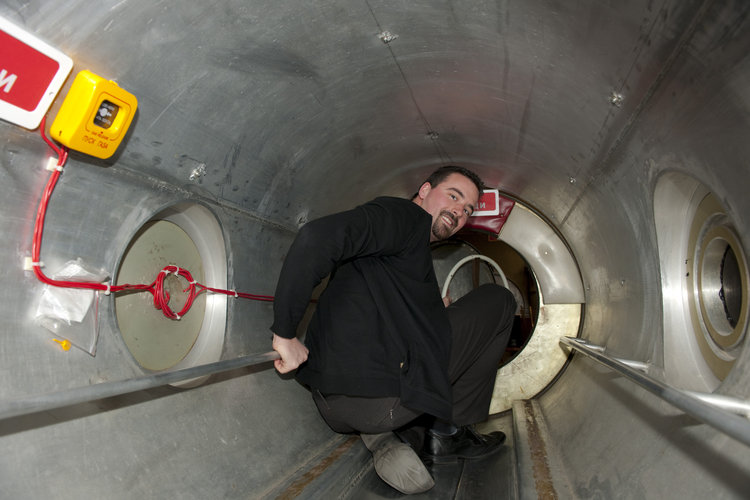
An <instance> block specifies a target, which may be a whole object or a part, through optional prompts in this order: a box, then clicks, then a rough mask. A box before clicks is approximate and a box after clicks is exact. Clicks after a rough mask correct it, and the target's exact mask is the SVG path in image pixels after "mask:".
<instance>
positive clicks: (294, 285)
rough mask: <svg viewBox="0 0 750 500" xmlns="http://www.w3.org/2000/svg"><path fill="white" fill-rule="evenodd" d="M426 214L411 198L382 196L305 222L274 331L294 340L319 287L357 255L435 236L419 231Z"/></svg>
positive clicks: (389, 251) (284, 273) (289, 262)
mask: <svg viewBox="0 0 750 500" xmlns="http://www.w3.org/2000/svg"><path fill="white" fill-rule="evenodd" d="M425 215H426V212H424V211H423V210H422V209H421V208H420V207H418V206H416V205H415V204H414V203H413V202H411V201H409V200H405V199H398V198H377V199H375V200H373V201H371V202H369V203H366V204H365V205H362V206H359V207H357V208H355V209H353V210H349V211H346V212H341V213H337V214H333V215H329V216H326V217H322V218H320V219H316V220H314V221H311V222H309V223H307V224H306V225H304V226H303V227H302V228H301V229H300V231H299V233H298V234H297V237H296V238H295V240H294V242H293V243H292V246H291V247H290V249H289V253H288V254H287V256H286V259H285V261H284V265H283V266H282V269H281V274H280V276H279V281H278V284H277V286H276V292H275V295H274V322H273V325H272V326H271V330H272V331H273V332H274V333H276V334H277V335H279V336H280V337H284V338H294V337H295V335H296V330H297V325H298V324H299V322H300V321H301V320H302V317H303V315H304V313H305V309H306V308H307V305H308V303H309V300H310V296H311V295H312V291H313V289H314V288H315V287H316V286H317V285H318V284H319V283H320V282H321V281H322V280H323V279H324V278H325V277H326V276H328V275H329V274H330V273H331V272H332V271H333V270H334V269H335V268H336V267H337V266H338V265H339V264H341V263H343V262H345V261H347V260H350V259H354V258H357V257H365V256H378V255H380V256H382V255H394V254H397V253H398V252H399V251H401V249H403V248H404V241H405V240H407V239H410V238H426V239H428V238H429V234H424V235H415V234H413V228H414V224H413V222H411V221H413V218H414V217H420V216H421V217H424V216H425Z"/></svg>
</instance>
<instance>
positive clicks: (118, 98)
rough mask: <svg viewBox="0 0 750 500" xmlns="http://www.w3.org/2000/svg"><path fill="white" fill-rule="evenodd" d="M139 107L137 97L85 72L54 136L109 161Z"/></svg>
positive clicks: (57, 120) (60, 115)
mask: <svg viewBox="0 0 750 500" xmlns="http://www.w3.org/2000/svg"><path fill="white" fill-rule="evenodd" d="M137 108H138V100H137V99H136V98H135V96H134V95H133V94H131V93H130V92H128V91H127V90H124V89H121V88H120V87H119V86H118V85H117V84H116V83H115V82H113V81H110V80H105V79H104V78H102V77H100V76H97V75H95V74H94V73H92V72H90V71H87V70H83V71H81V72H80V73H78V75H77V76H76V78H75V80H74V81H73V85H72V86H71V87H70V91H69V92H68V95H67V96H66V97H65V100H64V101H63V103H62V106H60V111H58V112H57V116H56V117H55V121H54V122H52V127H50V135H51V136H52V138H53V139H55V140H56V141H58V142H60V143H62V144H64V145H66V146H67V147H69V148H70V149H75V150H76V151H81V152H82V153H86V154H89V155H92V156H96V157H97V158H109V157H110V156H112V155H113V154H114V153H115V151H116V150H117V147H118V146H119V145H120V142H121V141H122V139H123V138H124V137H125V133H126V132H127V131H128V127H129V126H130V122H132V121H133V117H134V116H135V110H136V109H137Z"/></svg>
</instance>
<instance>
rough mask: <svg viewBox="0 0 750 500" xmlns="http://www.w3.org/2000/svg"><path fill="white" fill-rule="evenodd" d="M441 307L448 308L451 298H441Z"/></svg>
mask: <svg viewBox="0 0 750 500" xmlns="http://www.w3.org/2000/svg"><path fill="white" fill-rule="evenodd" d="M443 305H444V306H445V307H448V306H449V305H451V298H450V297H448V296H447V295H446V296H445V297H443Z"/></svg>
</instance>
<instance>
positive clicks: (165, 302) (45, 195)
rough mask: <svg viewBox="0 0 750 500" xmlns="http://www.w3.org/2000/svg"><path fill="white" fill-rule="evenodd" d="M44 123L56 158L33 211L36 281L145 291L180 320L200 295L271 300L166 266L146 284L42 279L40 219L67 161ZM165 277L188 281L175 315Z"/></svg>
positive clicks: (72, 285)
mask: <svg viewBox="0 0 750 500" xmlns="http://www.w3.org/2000/svg"><path fill="white" fill-rule="evenodd" d="M46 120H47V118H46V117H44V118H43V119H42V123H41V126H40V128H39V129H40V133H41V135H42V138H43V139H44V142H46V143H47V145H49V147H50V148H52V150H53V151H55V153H56V154H57V156H58V159H57V165H56V168H55V170H54V172H52V175H50V177H49V180H48V181H47V185H46V186H45V188H44V191H43V192H42V199H41V201H40V202H39V209H38V210H37V214H36V220H35V221H34V239H33V241H32V244H31V260H32V267H33V271H34V274H35V275H36V277H37V279H39V281H41V282H43V283H46V284H47V285H51V286H56V287H61V288H82V289H88V290H98V291H102V292H105V293H107V294H109V293H112V292H115V293H116V292H122V291H124V290H140V291H146V292H149V293H151V294H152V295H153V296H154V307H156V308H157V309H160V310H161V311H162V312H163V313H164V315H165V316H166V317H168V318H170V319H180V318H181V317H182V316H184V315H185V314H186V313H187V312H188V311H189V310H190V307H191V306H192V305H193V302H194V301H195V298H196V297H197V296H198V295H200V294H201V293H203V292H211V293H221V294H224V295H231V296H234V297H242V298H244V299H251V300H258V301H264V302H272V301H273V297H272V296H270V295H254V294H250V293H241V292H236V291H234V290H223V289H220V288H211V287H207V286H205V285H201V284H200V283H197V282H196V281H195V280H193V276H192V275H191V274H190V272H189V271H188V270H187V269H182V268H180V267H177V266H174V265H169V266H166V267H165V268H164V269H162V270H161V271H160V272H159V275H158V276H157V277H156V279H155V280H154V281H153V282H152V283H151V284H149V285H129V284H126V285H110V284H109V283H96V282H90V281H64V280H55V279H52V278H49V277H48V276H46V275H45V274H44V272H42V269H41V264H40V259H39V254H40V253H41V248H42V233H43V231H44V219H45V217H46V215H47V206H48V205H49V200H50V197H51V196H52V191H54V189H55V185H56V184H57V180H58V179H59V178H60V174H61V173H62V170H63V166H64V165H65V162H66V161H67V160H68V149H67V148H66V147H65V146H60V147H59V148H58V147H57V146H56V145H55V144H54V143H53V142H52V141H51V140H50V139H49V138H47V135H46V134H45V131H44V130H45V122H46ZM169 274H175V275H178V276H182V277H183V278H185V279H186V280H187V282H188V287H187V288H185V290H183V291H184V292H188V297H187V299H186V300H185V304H184V305H183V307H182V309H181V310H180V311H179V312H177V313H175V312H174V311H173V310H172V309H171V308H170V307H169V293H168V292H167V291H166V290H165V289H164V279H165V278H166V277H167V276H168V275H169Z"/></svg>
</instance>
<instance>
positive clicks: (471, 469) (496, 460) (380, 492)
mask: <svg viewBox="0 0 750 500" xmlns="http://www.w3.org/2000/svg"><path fill="white" fill-rule="evenodd" d="M512 425H513V424H512V417H511V415H510V413H508V414H506V415H503V416H502V417H498V418H494V419H492V420H491V421H489V422H487V423H485V424H482V425H481V426H478V427H479V429H480V430H481V431H482V432H483V433H488V432H492V431H494V430H501V431H503V432H504V433H505V434H506V436H507V441H506V445H505V446H504V447H503V449H502V450H501V451H500V452H499V453H497V454H495V455H493V456H491V457H487V458H486V459H483V460H476V461H458V462H457V463H455V464H441V465H432V466H429V467H428V468H429V470H430V472H431V473H432V475H433V478H434V479H435V487H434V488H432V489H431V490H430V491H428V492H425V493H422V494H419V495H408V497H409V498H413V499H415V500H418V499H439V500H443V499H455V500H469V499H471V500H477V499H506V498H517V496H518V495H517V487H516V478H515V467H516V464H515V452H514V446H513V444H514V443H513V427H512ZM406 496H407V495H403V494H401V493H399V492H398V491H396V490H394V489H393V488H391V487H390V486H388V485H387V484H386V483H384V482H383V481H382V480H381V479H380V478H379V477H378V476H377V474H376V473H375V470H374V469H373V468H372V463H371V462H370V464H369V469H368V470H367V472H366V473H365V474H363V475H362V476H361V478H360V480H359V481H358V482H357V484H355V485H352V487H351V488H350V489H349V490H348V491H347V493H346V495H345V496H343V497H341V498H345V499H348V500H377V499H385V498H402V497H406Z"/></svg>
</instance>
